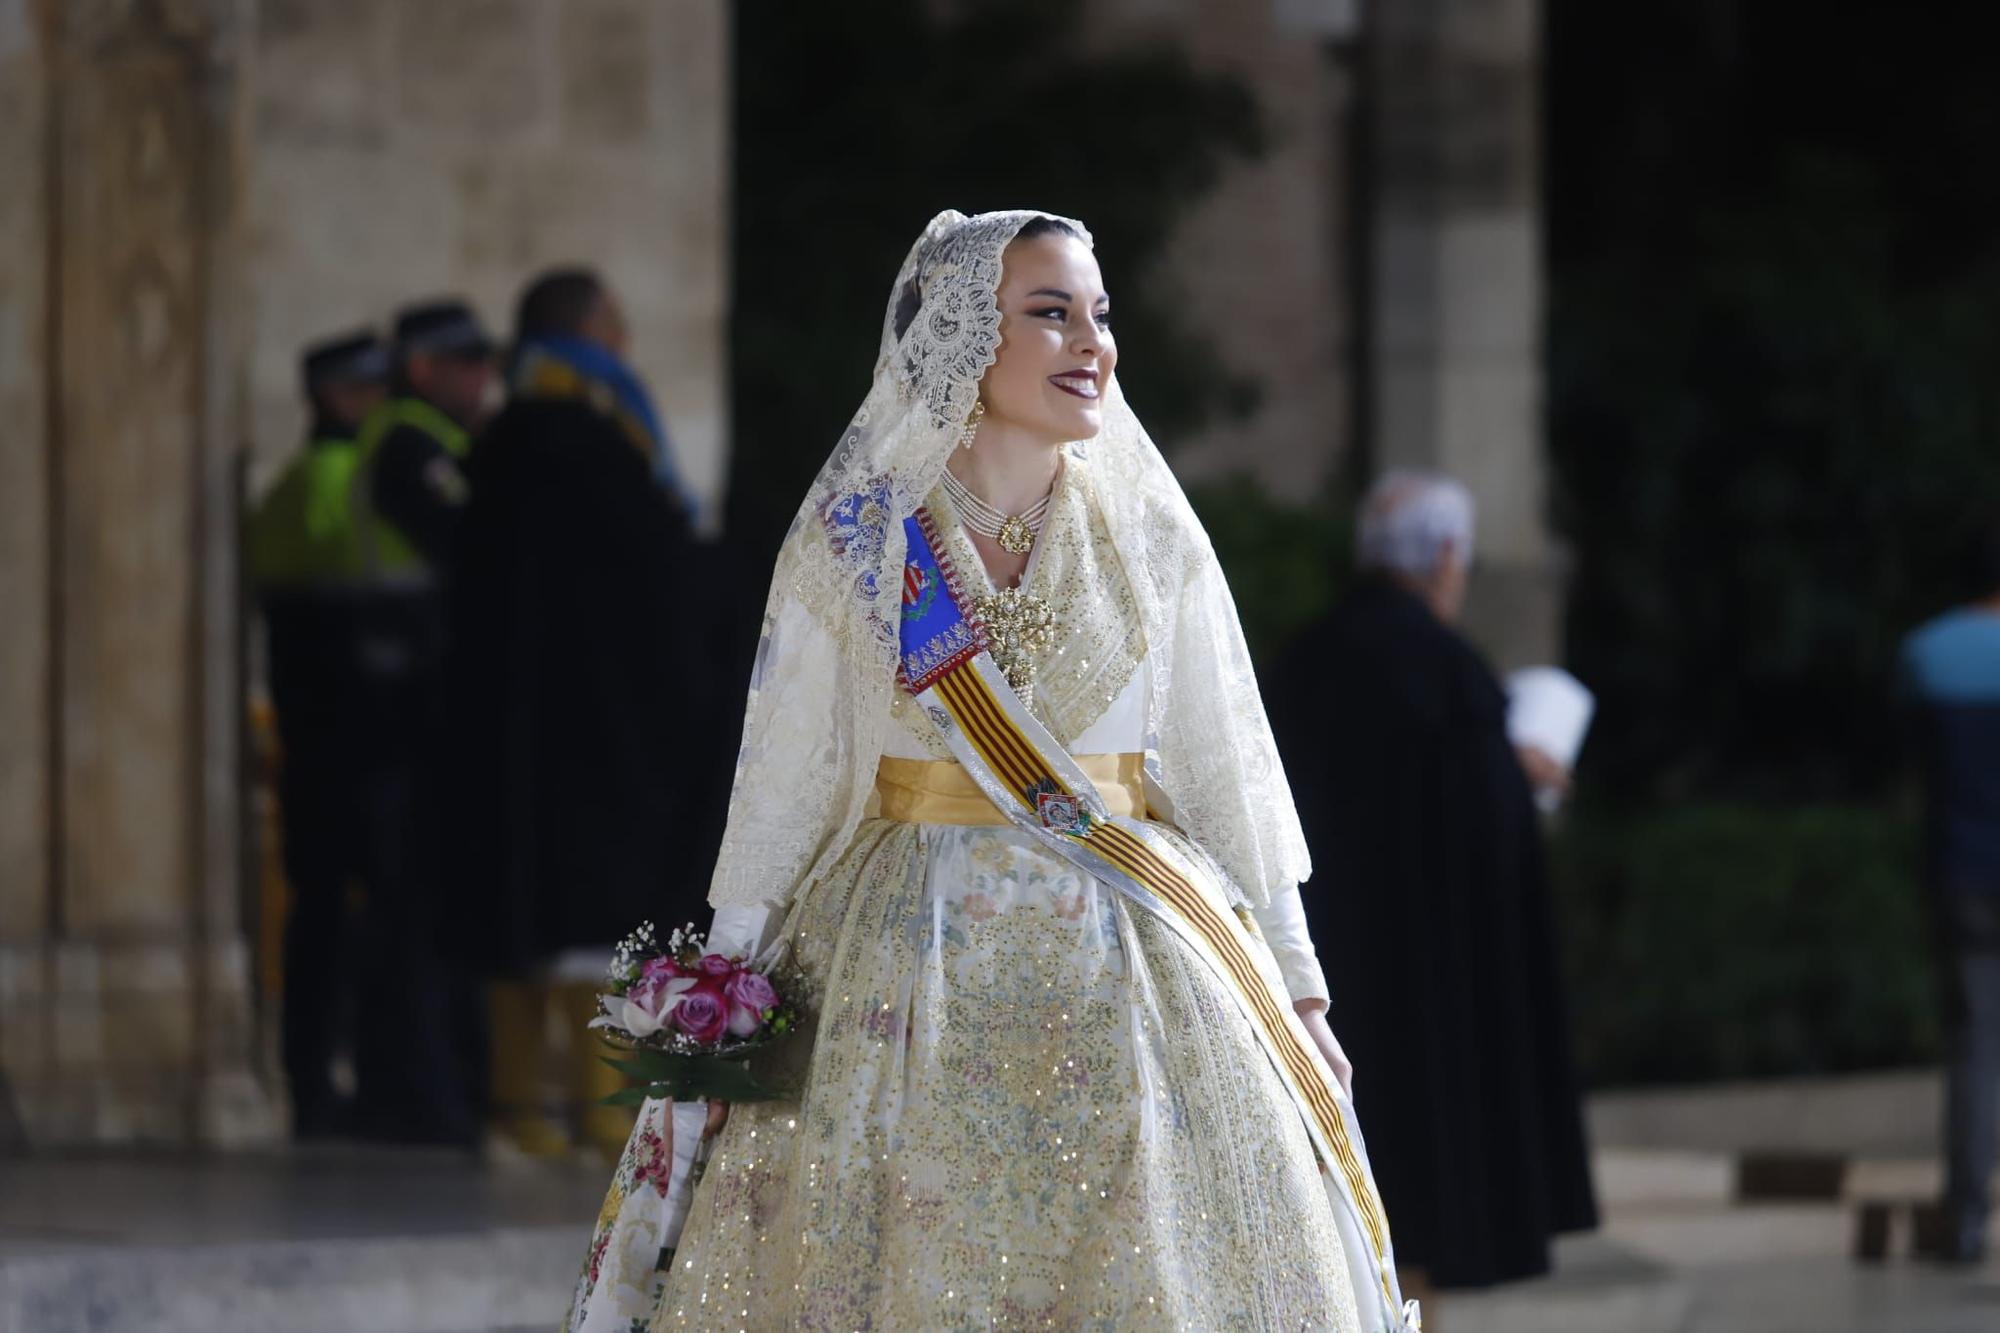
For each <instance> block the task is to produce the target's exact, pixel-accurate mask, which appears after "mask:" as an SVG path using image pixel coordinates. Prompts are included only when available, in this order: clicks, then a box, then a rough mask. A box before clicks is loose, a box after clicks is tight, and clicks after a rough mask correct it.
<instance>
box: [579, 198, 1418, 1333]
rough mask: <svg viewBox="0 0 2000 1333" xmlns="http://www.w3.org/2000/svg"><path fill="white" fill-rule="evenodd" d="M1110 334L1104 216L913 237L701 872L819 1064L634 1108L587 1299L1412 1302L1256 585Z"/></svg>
mask: <svg viewBox="0 0 2000 1333" xmlns="http://www.w3.org/2000/svg"><path fill="white" fill-rule="evenodd" d="M1116 363H1117V348H1116V343H1115V341H1114V340H1113V338H1112V334H1111V325H1110V308H1109V298H1108V296H1107V295H1106V293H1105V291H1104V286H1103V278H1102V276H1101V275H1100V273H1099V270H1098V266H1097V262H1096V260H1095V258H1094V257H1093V256H1092V253H1091V250H1090V242H1089V236H1088V233H1087V232H1086V231H1085V230H1084V228H1083V227H1082V225H1081V224H1079V223H1076V222H1072V221H1068V220H1064V219H1059V218H1055V217H1052V216H1048V215H1044V214H1038V213H1025V212H1022V213H990V214H982V215H979V216H977V217H972V218H967V217H964V216H961V215H960V214H957V213H953V212H947V213H942V214H940V215H939V216H938V217H937V218H935V219H934V220H933V221H932V222H931V224H930V226H929V227H928V228H926V229H925V232H924V234H923V236H922V237H921V238H919V240H918V241H917V243H916V245H915V246H914V247H912V249H911V251H910V253H909V257H908V258H907V259H906V260H905V262H904V265H903V269H902V271H901V273H900V274H899V275H898V277H897V280H896V285H895V288H894V290H893V292H892V294H891V296H890V300H889V308H888V313H887V317H886V319H885V321H884V328H883V333H882V342H881V355H880V358H879V360H878V362H877V364H876V369H875V377H874V385H873V387H872V389H871V391H870V393H869V395H868V398H867V400H866V401H865V402H864V403H863V405H862V407H861V410H860V411H859V412H858V413H857V414H856V416H855V418H854V420H853V423H852V424H851V425H850V426H849V428H848V430H847V432H846V434H845V435H844V436H843V438H842V439H841V441H840V443H839V446H838V447H837V448H836V449H835V451H834V454H833V457H832V459H831V460H830V461H829V462H828V464H827V465H826V467H825V468H824V469H823V470H822V472H821V474H820V477H819V479H818V481H817V482H816V483H815V486H814V489H813V491H812V492H811V494H810V495H809V496H808V497H807V499H806V501H805V503H804V504H803V505H802V506H801V508H800V510H799V515H798V518H797V520H796V521H795V522H794V524H793V526H792V529H791V532H790V534H789V535H788V537H787V539H786V542H785V546H784V549H783V551H782V553H781V555H780V557H779V560H778V564H777V570H776V575H775V578H774V581H773V586H772V590H771V594H770V600H769V603H768V607H767V611H766V618H765V622H764V635H763V641H762V644H761V646H760V649H759V656H758V663H757V667H756V671H755V675H754V678H753V680H752V687H751V696H750V703H749V711H748V717H747V719H746V722H745V728H744V740H743V749H742V753H741V758H740V762H739V766H738V771H737V776H736V786H735V790H734V794H733V796H732V800H731V809H730V817H729V829H728V833H727V836H726V837H725V840H724V845H723V849H722V854H721V859H720V862H719V864H718V866H717V869H716V873H715V878H714V882H713V887H712V892H711V902H712V903H713V904H714V906H715V908H716V920H715V925H714V928H713V931H712V934H711V937H710V947H711V948H714V949H718V950H720V951H723V952H738V953H743V954H746V955H750V956H754V957H756V958H757V959H759V960H760V962H762V963H763V964H764V965H765V966H766V967H768V968H770V969H773V970H775V971H776V972H777V974H779V975H780V976H784V977H789V978H790V982H789V984H790V986H791V988H792V992H793V993H792V994H790V995H788V997H787V998H791V999H795V1000H797V1001H798V1002H799V1003H801V1005H802V1006H803V1008H804V1009H805V1010H806V1011H807V1012H808V1013H809V1014H810V1015H811V1016H812V1017H813V1019H814V1020H815V1022H816V1027H817V1030H816V1032H815V1033H814V1035H813V1037H812V1039H811V1047H810V1055H809V1058H808V1060H807V1067H806V1069H805V1071H804V1076H803V1084H802V1089H801V1091H800V1093H799V1095H798V1098H797V1099H796V1100H794V1101H785V1102H763V1103H752V1104H744V1105H741V1106H737V1107H735V1108H734V1109H733V1112H731V1111H726V1110H724V1109H723V1108H710V1109H709V1111H708V1113H707V1119H708V1122H709V1127H710V1129H711V1130H713V1129H714V1128H715V1127H716V1126H718V1125H720V1126H721V1128H720V1131H719V1133H717V1134H716V1136H715V1138H714V1140H713V1143H712V1156H711V1158H710V1160H709V1161H708V1164H707V1166H706V1169H705V1171H704V1172H703V1173H702V1174H701V1176H700V1180H699V1183H698V1184H697V1185H695V1186H693V1188H692V1189H691V1190H690V1188H689V1185H688V1176H689V1174H690V1172H689V1170H688V1166H689V1160H690V1158H691V1157H692V1156H693V1154H694V1141H695V1140H696V1139H697V1138H698V1137H699V1136H700V1134H701V1132H702V1127H703V1117H704V1112H703V1110H702V1108H701V1107H699V1106H692V1107H689V1106H680V1107H674V1108H672V1109H669V1108H668V1107H667V1106H666V1105H665V1104H663V1103H649V1104H648V1105H647V1106H646V1108H645V1109H644V1110H643V1112H642V1113H641V1116H640V1119H639V1123H638V1125H637V1126H636V1128H635V1129H634V1132H633V1137H632V1141H631V1144H630V1145H629V1146H628V1148H627V1150H626V1153H625V1155H624V1158H623V1159H622V1160H621V1162H620V1163H619V1167H618V1171H617V1173H616V1176H615V1177H614V1180H613V1183H612V1189H611V1192H610V1195H609V1197H608V1198H607V1200H606V1203H605V1209H604V1213H603V1215H602V1216H601V1218H600V1220H599V1224H598V1227H597V1232H596V1235H595V1236H594V1237H593V1241H592V1246H591V1251H590V1258H589V1261H588V1264H587V1266H586V1271H585V1273H584V1275H583V1278H582V1280H581V1281H580V1282H579V1285H578V1290H577V1294H576V1300H575V1303H574V1305H573V1308H572V1310H571V1312H570V1328H571V1329H572V1330H573V1333H595V1331H596V1330H602V1329H616V1330H619V1331H620V1333H626V1331H627V1330H636V1329H646V1328H655V1329H669V1328H680V1327H700V1328H709V1327H716V1328H725V1327H726V1328H792V1327H799V1328H815V1329H818V1328H825V1329H842V1330H846V1329H863V1328H874V1329H918V1328H926V1329H928V1328H987V1327H1036V1328H1045V1327H1057V1328H1097V1329H1120V1330H1125V1329H1148V1328H1162V1329H1164V1328H1213V1329H1222V1328H1230V1329H1239V1328H1240V1329H1280V1328H1282V1329H1300V1328H1328V1329H1340V1330H1359V1331H1360V1333H1381V1331H1382V1330H1397V1329H1404V1328H1409V1327H1413V1326H1414V1319H1415V1316H1414V1311H1412V1310H1406V1309H1404V1308H1403V1307H1402V1305H1401V1302H1400V1298H1399V1295H1398V1293H1397V1292H1396V1290H1395V1279H1394V1268H1393V1257H1392V1255H1391V1254H1390V1251H1389V1243H1388V1234H1387V1227H1386V1224H1385V1222H1384V1221H1383V1219H1382V1217H1381V1212H1380V1205H1379V1202H1378V1201H1377V1200H1376V1198H1375V1195H1374V1189H1373V1184H1372V1182H1371V1181H1370V1180H1369V1178H1368V1173H1367V1165H1366V1157H1365V1154H1364V1153H1363V1152H1362V1150H1361V1146H1360V1142H1359V1138H1358V1134H1356V1132H1355V1131H1354V1127H1353V1123H1352V1119H1351V1115H1350V1113H1349V1103H1348V1102H1347V1099H1346V1083H1347V1079H1348V1071H1347V1066H1346V1061H1345V1058H1344V1057H1343V1056H1342V1054H1341V1052H1340V1047H1339V1045H1338V1044H1337V1043H1336V1041H1335V1040H1334V1038H1333V1035H1332V1033H1331V1032H1330V1031H1329V1030H1328V1028H1327V1024H1326V1018H1325V1009H1326V1003H1327V988H1326V984H1325V981H1324V979H1323V978H1322V976H1321V974H1320V970H1319V966H1318V964H1317V962H1316V961H1315V958H1314V953H1313V948H1312V944H1311V941H1310V940H1309V939H1308V937H1307V934H1306V929H1305V922H1304V916H1303V913H1302V911H1301V909H1300V905H1299V896H1298V888H1297V885H1298V883H1299V881H1301V880H1302V879H1304V878H1305V877H1306V875H1307V873H1308V870H1309V867H1308V864H1307V859H1306V851H1305V846H1304V842H1303V840H1302V838H1301V836H1300V833H1299V825H1298V819H1297V817H1296V814H1295V813H1294V810H1293V807H1292V800H1291V795H1290V792H1289V791H1288V790H1287V787H1286V784H1285V778H1284V773H1283V771H1282V769H1281V768H1280V766H1279V763H1278V759H1277V754H1276V751H1275V749H1274V747H1273V744H1272V741H1271V736H1270V730H1269V727H1268V726H1267V724H1266V722H1265V718H1264V712H1263V706H1262V704H1261V702H1260V700H1259V697H1258V693H1257V683H1256V679H1255V677H1254V675H1253V673H1252V670H1251V666H1250V661H1249V657H1248V655H1247V653H1246V652H1245V649H1244V645H1243V639H1242V634H1241V631H1240V629H1239V627H1238V623H1237V618H1236V612H1235V607H1234V605H1233V603H1232V601H1231V599H1230V595H1229V590H1228V588H1227V586H1226V585H1225V583H1224V581H1223V577H1222V572H1221V570H1220V568H1219V567H1218V566H1217V563H1216V560H1215V556H1214V552H1213V550H1212V549H1211V547H1210V545H1209V543H1208V540H1207V538H1206V536H1205V535H1204V534H1203V532H1202V530H1201V527H1200V525H1199V523H1198V522H1197V520H1196V519H1195V516H1194V514H1193V512H1192V511H1191V510H1190V508H1189V507H1188V504H1187V500H1186V498H1185V497H1184V496H1183V495H1182V493H1181V490H1180V488H1179V486H1178V484H1177V483H1176V482H1175V480H1174V478H1173V475H1172V473H1171V472H1170V471H1169V470H1168V469H1167V467H1166V465H1165V463H1164V462H1163V461H1162V459H1161V458H1160V456H1159V454H1158V452H1157V450H1156V449H1155V448H1154V446H1153V444H1152V442H1151V441H1150V440H1149V439H1148V438H1147V437H1146V435H1145V432H1144V431H1143V430H1142V429H1141V428H1140V426H1139V424H1138V422H1137V420H1136V419H1135V418H1134V416H1133V414H1132V411H1131V409H1130V408H1129V407H1128V406H1127V404H1126V402H1125V399H1124V397H1123V395H1122V393H1121V392H1120V390H1119V387H1118V382H1117V380H1116V378H1115V376H1114V370H1115V367H1116ZM683 1210H685V1221H684V1227H683V1225H682V1218H681V1217H680V1216H679V1214H680V1213H681V1212H682V1211H683Z"/></svg>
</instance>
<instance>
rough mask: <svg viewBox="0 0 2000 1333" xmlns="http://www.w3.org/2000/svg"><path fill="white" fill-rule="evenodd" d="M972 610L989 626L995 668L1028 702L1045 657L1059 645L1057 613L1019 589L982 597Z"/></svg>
mask: <svg viewBox="0 0 2000 1333" xmlns="http://www.w3.org/2000/svg"><path fill="white" fill-rule="evenodd" d="M973 609H974V610H975V611H977V612H978V613H979V618H980V619H981V620H983V621H985V622H986V636H987V640H988V642H989V643H990V644H991V646H992V651H993V664H994V665H995V666H997V667H999V668H1000V672H1001V674H1002V675H1004V676H1006V677H1007V683H1008V684H1009V685H1012V686H1013V687H1014V692H1015V693H1016V694H1019V695H1021V696H1022V698H1023V702H1026V696H1027V693H1028V691H1029V689H1031V688H1032V687H1033V686H1034V683H1035V669H1036V668H1037V667H1038V666H1040V665H1041V661H1042V654H1043V653H1045V652H1047V651H1048V650H1049V645H1051V644H1053V643H1054V642H1055V641H1056V617H1055V612H1053V611H1051V610H1050V609H1049V604H1048V603H1047V602H1046V601H1044V600H1043V599H1042V598H1040V597H1036V596H1035V595H1034V594H1032V593H1025V592H1022V591H1021V590H1020V589H1019V588H1003V589H1002V590H1001V591H999V592H996V593H989V594H987V595H986V596H984V597H980V598H978V599H976V600H975V601H974V602H973Z"/></svg>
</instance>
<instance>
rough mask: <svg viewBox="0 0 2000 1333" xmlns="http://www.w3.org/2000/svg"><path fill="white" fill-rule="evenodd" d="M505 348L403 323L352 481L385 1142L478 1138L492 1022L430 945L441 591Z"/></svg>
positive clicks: (374, 1127) (368, 1089) (368, 957)
mask: <svg viewBox="0 0 2000 1333" xmlns="http://www.w3.org/2000/svg"><path fill="white" fill-rule="evenodd" d="M494 352H495V347H494V343H493V340H492V338H491V337H489V336H488V334H487V332H486V330H485V329H484V328H483V327H482V326H481V325H480V322H479V319H478V316H477V315H475V314H474V313H473V311H472V309H471V307H469V306H467V305H466V304H465V303H464V302H462V301H454V300H447V301H431V302H426V303H423V304H419V305H413V306H410V307H406V308H405V309H404V310H402V311H401V312H400V313H399V314H398V315H397V317H396V326H395V342H394V361H395V366H394V372H393V374H394V381H393V389H392V392H391V395H390V397H389V399H388V400H387V401H386V402H384V403H383V404H382V405H381V406H380V407H378V408H376V409H375V410H374V411H373V412H371V413H370V414H369V416H368V419H367V420H366V421H365V422H363V424H362V427H361V432H360V437H359V441H358V456H357V459H356V462H355V469H354V476H353V479H352V482H351V484H350V486H349V488H348V498H349V506H350V509H349V540H350V543H351V547H352V553H351V556H350V559H351V560H352V562H353V565H354V568H355V570H356V577H357V579H358V581H359V583H360V586H361V587H362V589H363V590H364V592H363V610H362V613H361V618H362V623H363V628H362V635H361V645H360V646H361V655H360V660H361V672H360V675H361V688H362V696H363V716H364V718H365V726H364V727H363V728H362V735H361V736H360V737H359V740H358V744H359V746H360V747H361V750H362V756H361V775H360V780H359V796H360V801H361V805H362V811H363V818H364V823H365V838H364V841H365V844H366V846H365V852H364V855H365V856H366V857H367V858H368V863H369V867H370V873H369V876H368V882H367V895H368V897H367V902H368V905H367V912H366V914H365V919H366V928H365V931H364V939H365V946H364V981H363V985H362V988H361V1004H360V1015H359V1019H358V1024H357V1026H358V1031H357V1033H356V1038H355V1047H356V1053H355V1065H356V1076H357V1081H358V1083H359V1088H358V1093H357V1107H356V1123H357V1127H358V1128H359V1130H360V1131H361V1132H362V1133H363V1134H365V1135H367V1136H369V1137H374V1138H380V1139H385V1140H389V1141H395V1142H411V1143H441V1144H451V1145H459V1146H472V1145H474V1144H475V1143H477V1141H478V1136H479V1121H478V1116H477V1114H476V1112H475V1109H474V1107H475V1104H476V1102H477V1096H478V1094H477V1089H478V1082H479V1079H480V1077H481V1070H482V1068H483V1055H482V1053H481V1048H482V1047H483V1035H481V1034H483V1029H484V1025H483V1022H482V1021H481V1020H480V1018H479V1014H478V1008H477V1003H476V999H475V998H474V997H473V996H472V995H471V994H470V991H469V988H468V987H467V986H466V985H465V984H464V983H463V982H461V981H459V980H456V979H455V978H454V977H453V975H452V974H451V972H450V971H449V969H447V968H446V967H445V966H443V964H442V961H441V960H440V958H439V956H438V953H437V950H436V949H435V948H434V947H433V946H434V942H435V939H436V927H437V920H438V918H437V911H438V897H437V878H436V877H437V870H438V868H437V866H436V865H435V864H433V863H432V861H431V857H430V853H432V852H433V851H434V850H435V849H436V847H437V843H436V840H435V838H434V836H433V835H434V829H433V828H432V825H434V823H435V819H436V810H435V806H434V801H433V797H434V795H435V792H434V784H433V783H432V782H431V781H430V779H431V778H432V777H433V776H434V772H433V770H432V768H431V766H430V765H431V761H432V759H433V756H434V751H433V748H432V747H433V745H434V742H435V739H436V730H435V728H436V723H437V717H436V708H437V704H438V701H439V697H440V695H439V691H440V687H441V681H440V669H441V665H442V657H443V637H444V628H443V619H444V611H443V606H444V603H443V587H442V581H443V577H444V573H445V569H446V562H447V561H448V559H449V556H450V552H451V547H452V543H453V540H454V533H455V531H456V529H457V525H458V519H459V514H460V511H461V510H462V509H463V507H464V504H465V497H466V483H465V476H464V471H463V460H464V458H465V455H466V452H467V449H468V445H469V441H470V433H471V431H472V430H473V429H474V428H476V427H477V426H478V425H479V424H480V422H481V420H482V418H483V417H484V416H485V415H486V413H487V409H488V403H489V396H490V394H491V393H492V391H493V389H494V386H495V378H494Z"/></svg>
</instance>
